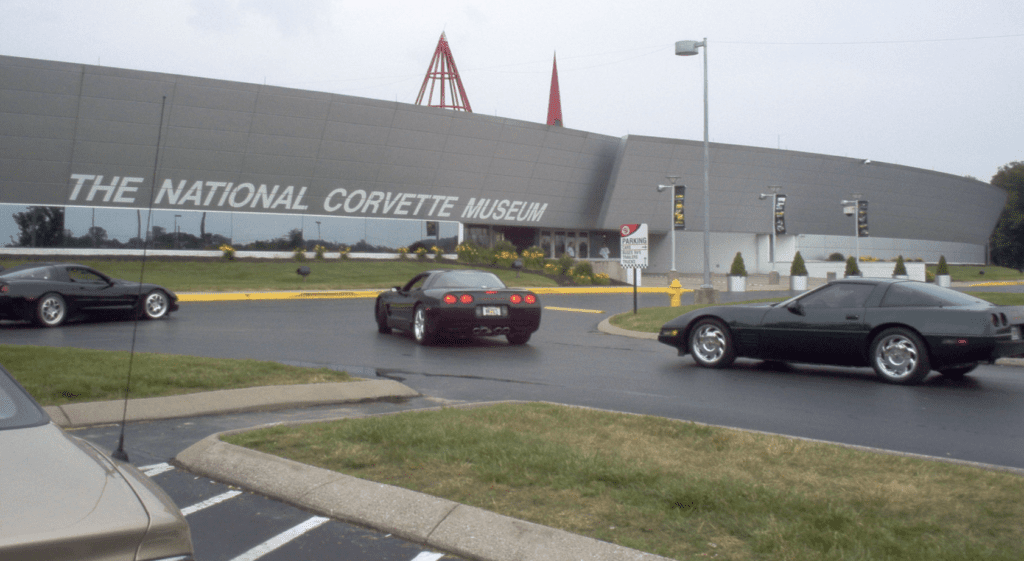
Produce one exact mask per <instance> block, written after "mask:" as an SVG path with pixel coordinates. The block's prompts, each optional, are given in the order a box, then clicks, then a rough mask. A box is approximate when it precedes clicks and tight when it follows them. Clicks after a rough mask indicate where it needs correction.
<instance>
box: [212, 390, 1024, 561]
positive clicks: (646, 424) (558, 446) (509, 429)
mask: <svg viewBox="0 0 1024 561" xmlns="http://www.w3.org/2000/svg"><path fill="white" fill-rule="evenodd" d="M225 440H227V441H229V442H232V443H234V444H238V445H242V446H247V447H251V448H256V449H259V450H262V451H265V452H268V453H271V454H275V455H278V456H284V457H288V458H292V459H294V460H297V461H300V462H303V463H306V464H312V465H316V466H320V467H323V468H326V469H331V470H336V471H339V472H343V473H346V474H350V475H353V476H356V477H360V478H364V479H369V480H372V481H377V482H381V483H387V484H392V485H397V486H400V487H404V488H408V489H412V490H416V491H420V492H424V493H429V494H431V495H435V496H438V497H444V498H448V499H451V500H453V501H457V502H460V503H463V504H469V505H473V506H477V507H481V508H485V509H488V510H491V511H494V512H497V513H500V514H504V515H508V516H513V517H516V518H520V519H525V520H529V521H532V522H536V523H539V524H543V525H546V526H551V527H555V528H561V529H564V530H568V531H571V532H576V533H579V534H583V535H587V536H591V537H594V538H597V539H601V540H605V541H609V542H613V543H617V544H620V545H623V546H627V547H632V548H636V549H640V550H643V551H648V552H652V553H656V554H659V555H664V556H666V557H670V558H675V559H696V558H704V557H708V558H716V559H723V560H751V559H766V560H797V561H799V560H808V561H812V560H813V561H819V560H823V559H824V560H847V559H848V560H854V559H856V560H870V559H901V560H922V561H924V560H927V561H935V560H950V561H953V560H956V561H962V560H965V559H992V560H1006V561H1009V560H1014V561H1017V560H1019V559H1022V558H1024V526H1022V525H1021V520H1024V485H1022V479H1021V477H1020V476H1018V475H1013V474H1009V473H999V472H991V471H985V470H981V469H977V468H972V467H965V466H957V465H951V464H946V463H941V462H934V461H926V460H920V459H911V458H903V457H899V456H891V455H882V454H874V453H870V452H864V451H856V450H851V449H848V448H843V447H840V446H835V445H829V444H822V443H811V442H806V441H801V440H795V439H790V438H785V437H781V436H769V435H762V434H755V433H749V432H744V431H738V430H730V429H723V428H714V427H707V426H703V425H696V424H693V423H685V422H679V421H673V420H669V419H663V418H659V417H648V416H637V415H625V414H619V413H609V412H601V411H594V410H588V409H580V408H572V407H564V406H557V405H549V404H525V405H524V404H503V405H497V406H490V407H485V408H478V409H443V410H440V411H426V412H410V413H402V414H398V415H389V416H383V417H373V418H367V419H349V420H343V421H336V422H329V423H317V424H310V425H303V426H298V427H294V426H293V427H273V428H268V429H262V430H258V431H253V432H249V433H244V434H238V435H233V436H230V437H227V438H226V439H225Z"/></svg>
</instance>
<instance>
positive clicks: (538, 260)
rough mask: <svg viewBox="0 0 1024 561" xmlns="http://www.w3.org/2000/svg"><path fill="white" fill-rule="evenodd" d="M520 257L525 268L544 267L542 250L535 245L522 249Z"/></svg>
mask: <svg viewBox="0 0 1024 561" xmlns="http://www.w3.org/2000/svg"><path fill="white" fill-rule="evenodd" d="M522 258H523V267H525V268H527V269H540V268H543V267H544V250H542V249H541V248H539V247H537V246H532V247H528V248H526V249H524V250H523V255H522Z"/></svg>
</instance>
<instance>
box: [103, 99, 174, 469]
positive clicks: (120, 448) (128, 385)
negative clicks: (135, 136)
mask: <svg viewBox="0 0 1024 561" xmlns="http://www.w3.org/2000/svg"><path fill="white" fill-rule="evenodd" d="M166 105H167V96H166V95H165V96H163V99H161V100H160V124H159V125H158V126H157V130H156V155H154V156H153V182H152V184H151V185H150V189H149V212H148V213H147V214H146V236H145V237H144V238H143V239H142V266H141V267H140V268H139V292H138V294H137V295H136V302H141V301H142V279H143V278H144V277H145V274H146V255H147V250H148V249H149V228H150V224H151V223H152V220H153V195H154V193H156V170H157V168H158V166H159V164H160V139H161V135H162V133H163V130H164V109H165V106H166ZM142 305H145V302H143V303H142ZM134 315H135V321H134V322H133V323H132V344H131V348H130V350H129V351H128V379H127V380H126V381H125V385H124V409H123V410H122V412H121V432H120V434H119V435H118V437H117V449H116V450H114V451H113V452H111V453H110V455H111V456H112V457H114V458H115V459H118V460H121V461H122V462H128V461H129V460H128V453H127V452H125V451H124V430H125V425H127V423H128V394H129V392H131V389H132V365H133V364H134V362H135V336H136V335H137V334H138V332H139V319H140V318H139V316H140V315H141V314H134Z"/></svg>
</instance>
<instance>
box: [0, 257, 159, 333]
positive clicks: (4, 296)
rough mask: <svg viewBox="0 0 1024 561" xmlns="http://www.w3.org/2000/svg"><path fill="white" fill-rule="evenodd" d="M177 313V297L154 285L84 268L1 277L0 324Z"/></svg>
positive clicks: (37, 266)
mask: <svg viewBox="0 0 1024 561" xmlns="http://www.w3.org/2000/svg"><path fill="white" fill-rule="evenodd" d="M177 309H178V297H177V296H176V295H175V294H174V293H173V292H171V291H170V290H167V289H166V288H163V287H162V286H157V285H155V284H147V283H143V284H141V285H140V284H139V283H137V282H130V281H123V280H118V279H112V278H110V277H108V276H107V275H104V274H103V273H101V272H99V271H97V270H96V269H93V268H91V267H86V266H84V265H75V264H73V263H30V264H26V265H19V266H17V267H12V268H10V269H4V270H2V271H0V319H14V320H25V321H33V322H35V323H37V324H39V325H41V326H43V327H56V326H58V325H60V324H62V323H64V321H65V320H67V319H68V318H69V317H70V316H72V315H74V314H77V313H79V312H111V311H118V310H127V311H131V312H134V313H136V314H138V316H139V317H144V318H148V319H157V318H161V317H164V316H165V315H167V314H168V313H170V312H173V311H176V310H177Z"/></svg>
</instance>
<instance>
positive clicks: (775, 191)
mask: <svg viewBox="0 0 1024 561" xmlns="http://www.w3.org/2000/svg"><path fill="white" fill-rule="evenodd" d="M768 190H769V191H771V194H768V193H761V194H760V195H759V196H758V198H759V199H761V200H762V201H763V200H765V199H767V198H768V197H771V198H772V215H771V218H772V223H771V227H772V230H771V232H772V244H771V247H769V248H768V260H769V261H771V263H772V270H773V271H774V270H775V212H776V211H775V209H776V208H778V204H779V191H781V190H782V186H781V185H769V186H768Z"/></svg>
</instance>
